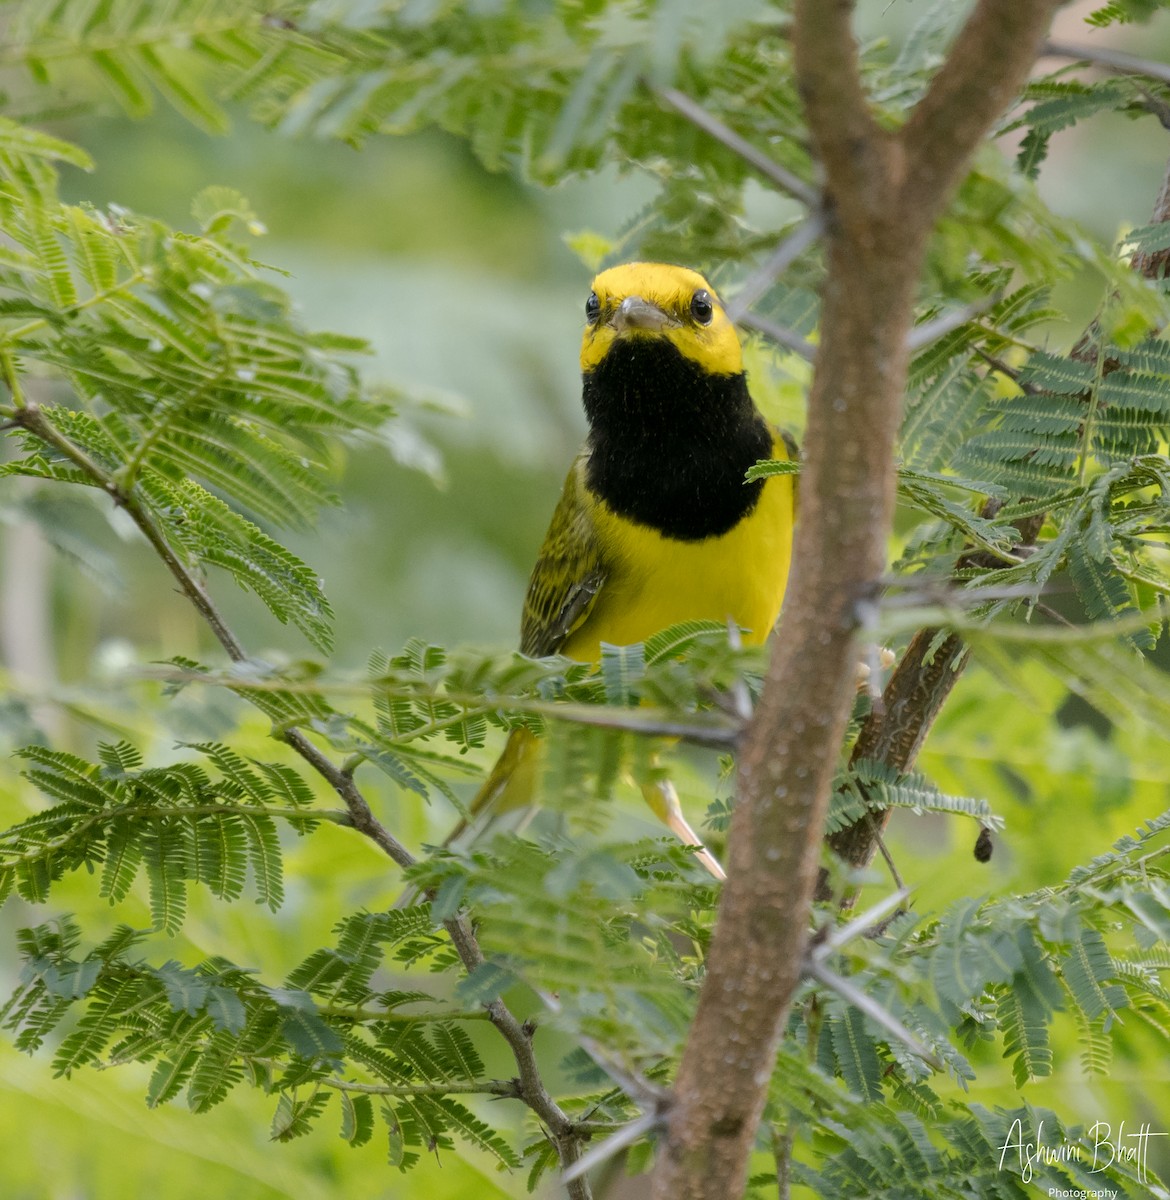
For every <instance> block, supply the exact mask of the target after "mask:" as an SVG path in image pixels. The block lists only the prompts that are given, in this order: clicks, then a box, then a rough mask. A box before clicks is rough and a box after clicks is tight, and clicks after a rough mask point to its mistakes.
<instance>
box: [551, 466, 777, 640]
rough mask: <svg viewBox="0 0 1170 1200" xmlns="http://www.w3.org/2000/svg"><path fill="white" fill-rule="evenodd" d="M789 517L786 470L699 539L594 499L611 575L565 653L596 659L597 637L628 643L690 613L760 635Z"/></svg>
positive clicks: (772, 613)
mask: <svg viewBox="0 0 1170 1200" xmlns="http://www.w3.org/2000/svg"><path fill="white" fill-rule="evenodd" d="M781 456H784V457H786V455H783V451H782V450H781V451H779V453H778V454H777V457H781ZM793 516H794V506H793V481H792V476H790V475H778V476H773V477H772V478H770V479H768V480H766V481H765V483H764V487H763V489H762V491H761V493H760V498H759V501H758V503H757V504H756V507H755V508H754V509H753V510H752V511H751V512H750V513H749V514H748V515H747V516H746V517H745V518H744V519H743V520H742V521H740V523H739V524H738V525H736V526H735V527H734V528H733V529H731V530H729V531H728V532H727V533H725V534H723V535H721V536H719V537H711V538H706V539H704V540H703V541H699V542H680V541H675V540H674V539H671V538H666V537H663V536H662V535H661V534H659V533H656V532H655V531H654V530H652V529H649V528H647V527H645V526H642V525H635V524H633V523H632V522H630V521H627V520H625V519H623V518H621V517H617V516H615V515H614V514H613V513H612V512H611V511H610V510H609V508H608V507H607V506H605V505H604V504H599V505H598V509H597V511H596V512H595V514H594V522H595V526H596V530H597V535H598V539H599V541H600V542H601V544H602V545H603V546H604V547H605V556H606V560H607V563H608V564H609V574H608V576H607V578H606V581H605V585H604V587H602V589H601V592H600V593H599V595H598V597H597V599H596V601H594V604H593V607H592V608H591V609H590V610H589V613H588V615H587V616H586V618H585V620H584V621H583V622H582V623H581V625H580V626H579V627H578V628H577V629H575V630H574V631H573V632H572V634H570V636H569V637H568V639H567V640H566V642H565V644H564V647H563V648H562V653H563V654H566V655H568V657H570V658H575V659H577V660H578V661H580V662H596V661H597V660H598V659H599V658H600V657H601V643H602V642H609V643H611V644H613V645H619V646H625V645H629V644H630V643H632V642H641V641H645V640H646V638H648V637H649V636H650V635H651V634H653V633H657V632H658V631H659V630H660V629H665V628H666V627H667V626H668V625H674V624H677V623H678V622H680V621H695V620H710V621H727V620H729V619H730V620H733V621H735V622H736V624H738V625H739V626H740V627H741V628H742V629H744V630H745V631H746V632H745V633H744V641H745V642H748V643H758V642H762V641H763V640H764V639H765V638H766V637H767V636H768V634H769V633H770V632H771V630H772V626H773V625H775V623H776V618H777V617H778V616H779V614H780V601H781V599H782V598H783V596H784V586H785V584H786V583H787V580H788V564H789V561H790V560H791V557H792V523H793Z"/></svg>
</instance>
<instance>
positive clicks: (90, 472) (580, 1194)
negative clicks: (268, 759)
mask: <svg viewBox="0 0 1170 1200" xmlns="http://www.w3.org/2000/svg"><path fill="white" fill-rule="evenodd" d="M16 419H18V420H19V423H20V425H21V426H23V427H24V428H25V429H27V430H28V431H29V432H30V433H33V434H35V435H36V436H37V437H39V438H40V439H41V440H42V441H44V442H46V443H47V444H48V445H50V446H52V447H54V448H55V449H56V450H57V451H58V452H59V453H61V454H62V455H63V456H64V457H66V458H68V459H69V461H70V462H72V463H73V464H74V465H75V466H77V467H78V468H80V470H81V471H82V472H83V473H84V474H86V475H87V476H89V478H90V479H92V480H93V482H94V483H95V484H97V485H98V486H99V487H101V488H102V489H103V490H104V491H105V492H106V493H107V495H109V496H110V498H111V499H112V500H113V501H114V503H115V504H117V505H119V507H121V508H123V509H124V510H125V511H126V512H127V513H128V514H129V515H130V517H131V518H132V519H133V521H134V523H135V524H136V525H137V526H138V528H139V529H140V530H141V531H142V533H143V534H144V535H145V536H146V538H147V540H148V541H149V542H150V544H151V545H152V546H153V547H154V549H155V550H156V552H157V553H158V555H159V557H160V558H161V559H162V560H163V562H164V564H165V565H166V567H167V569H168V570H169V571H170V572H171V574H172V575H173V576H174V578H175V580H176V581H177V582H178V584H179V586H180V588H181V589H182V591H183V592H184V594H185V595H186V596H187V597H188V599H189V600H190V601H191V602H192V604H194V606H195V608H196V609H197V611H198V612H199V613H200V615H201V616H202V617H203V618H204V620H205V621H206V622H207V623H208V625H209V626H210V627H211V630H212V632H213V633H214V634H215V637H216V640H217V641H218V642H219V644H220V645H221V646H222V647H223V649H224V650H225V651H226V653H227V655H228V657H229V658H230V659H231V660H232V661H233V662H244V661H246V659H247V654H246V653H245V651H244V648H243V646H242V645H241V643H240V642H239V641H238V640H237V638H236V636H235V634H233V633H232V631H231V630H230V629H229V628H228V626H227V624H226V623H225V622H224V620H223V618H222V617H221V616H220V613H219V610H218V609H217V608H216V606H215V604H214V602H213V601H212V599H211V597H210V596H209V595H208V594H207V592H206V591H205V590H204V588H203V585H202V584H201V583H200V581H199V580H198V579H197V578H196V577H195V575H194V574H193V573H192V572H191V571H190V570H189V569H188V568H187V566H186V565H185V564H184V563H183V562H182V561H181V560H180V559H179V558H178V557H177V555H176V554H175V553H174V551H173V550H172V549H171V547H170V545H169V544H168V543H167V541H166V539H165V538H164V537H163V534H162V532H161V531H160V530H159V528H158V527H157V525H156V524H155V523H154V520H153V518H152V517H151V515H150V513H149V511H148V510H147V508H146V507H145V505H144V504H143V503H142V501H141V500H140V499H139V497H138V495H137V494H136V492H134V491H133V490H124V489H123V488H121V487H119V485H118V483H117V481H116V479H115V478H114V476H113V475H112V474H111V473H110V472H109V471H107V470H105V468H103V467H102V466H101V465H100V464H99V463H97V462H95V461H94V460H93V459H92V458H90V456H89V455H87V454H86V453H85V451H84V450H82V449H81V447H79V446H76V445H75V444H74V443H73V442H72V441H71V440H70V439H69V438H67V437H66V436H65V435H64V434H62V433H61V432H60V431H58V430H57V429H56V428H55V427H54V426H53V425H52V424H51V422H49V421H48V420H47V419H46V418H45V416H44V414H43V413H42V412H41V411H40V409H39V408H38V407H37V406H36V405H27V406H26V407H23V408H21V409H20V410H19V411H18V413H17V414H16ZM275 736H277V737H279V738H280V739H281V740H283V741H284V742H285V743H287V745H288V746H290V747H291V748H292V749H293V750H295V751H296V753H297V754H299V755H300V756H301V757H302V758H303V759H304V760H305V761H306V762H307V763H308V764H309V765H310V766H311V767H312V768H313V769H314V770H315V771H317V773H318V774H319V775H321V777H322V778H323V779H325V780H326V781H327V782H328V783H329V784H330V786H331V787H332V788H333V789H334V791H336V792H337V794H338V795H339V796H340V797H341V799H342V800H343V801H344V802H345V806H346V810H347V814H348V818H349V822H350V824H351V825H352V826H353V828H354V829H356V830H357V831H358V832H359V833H361V834H364V835H365V836H366V837H368V838H369V839H370V840H371V841H373V842H374V843H375V845H377V846H378V847H379V848H380V849H381V850H382V851H383V852H384V853H385V854H387V855H388V856H389V857H390V858H391V859H393V861H394V862H396V863H397V864H398V865H399V866H400V867H408V866H410V865H411V864H413V863H414V861H415V859H414V855H412V854H411V853H410V851H409V850H407V849H406V847H405V846H403V845H402V844H401V843H400V842H399V841H398V839H397V838H395V837H394V836H393V835H392V834H391V833H390V831H389V830H388V829H386V828H385V827H384V826H383V825H382V824H381V822H380V821H378V819H377V818H376V817H375V816H374V814H373V811H372V810H371V809H370V806H369V804H368V802H367V801H366V798H365V797H364V796H363V795H362V793H361V791H360V789H359V788H358V786H357V784H356V783H355V782H354V780H353V777H352V776H351V775H350V774H348V773H347V772H346V771H345V770H344V769H343V768H341V767H339V766H337V764H336V763H334V762H333V761H332V759H330V758H329V757H328V755H326V754H324V753H322V751H320V750H318V749H317V747H316V746H314V745H313V743H312V742H310V741H309V740H308V738H307V737H306V736H305V735H304V733H302V732H301V730H299V729H297V728H295V727H293V728H288V729H284V730H281V731H279V732H277V733H276V734H275ZM305 815H306V816H308V815H310V814H309V813H306V814H305ZM444 928H445V929H446V931H447V933H448V936H449V937H450V938H451V941H452V943H453V944H454V946H455V950H456V952H457V953H458V955H459V959H460V961H461V962H462V963H463V966H464V968H465V969H466V970H467V972H468V973H469V974H470V973H471V972H472V971H474V970H475V969H476V968H477V967H479V966H482V965H483V963H484V961H485V960H484V956H483V952H482V951H481V950H480V948H479V943H478V942H477V941H476V939H475V935H474V933H473V932H472V931H471V926H470V925H469V924H468V922H467V921H466V919H465V918H462V917H459V918H455V919H454V920H451V921H447V922H445V923H444ZM485 1009H486V1011H487V1015H488V1020H490V1021H491V1023H492V1024H493V1025H494V1026H495V1027H496V1029H497V1030H498V1031H499V1032H500V1034H501V1035H502V1036H503V1038H504V1040H505V1041H506V1042H507V1043H508V1046H509V1048H510V1049H511V1051H512V1056H513V1058H514V1059H515V1061H516V1067H517V1070H518V1071H519V1081H518V1086H517V1089H516V1091H515V1093H514V1094H515V1095H517V1096H518V1098H519V1099H521V1100H523V1101H524V1103H525V1104H527V1105H528V1107H529V1108H531V1109H532V1110H533V1112H534V1113H536V1115H537V1116H538V1117H539V1118H540V1120H541V1121H543V1122H544V1124H545V1126H546V1128H547V1129H548V1131H549V1137H550V1138H551V1139H552V1142H553V1144H554V1146H555V1147H556V1150H557V1156H558V1158H559V1159H560V1162H561V1165H562V1167H571V1166H572V1165H573V1163H575V1162H576V1161H577V1159H578V1158H579V1156H580V1153H581V1141H582V1135H581V1134H579V1133H577V1132H576V1131H575V1129H574V1126H573V1122H572V1120H571V1119H570V1118H569V1117H568V1116H567V1114H566V1113H565V1112H564V1111H563V1110H562V1109H561V1107H560V1105H558V1104H557V1103H556V1101H555V1100H554V1099H553V1098H552V1096H551V1095H550V1094H549V1092H548V1090H547V1089H546V1088H545V1086H544V1083H543V1081H542V1079H541V1076H540V1069H539V1066H538V1064H537V1062H536V1056H535V1054H534V1053H533V1050H532V1040H531V1035H530V1033H529V1032H528V1030H527V1029H526V1027H525V1026H524V1025H522V1024H521V1023H520V1022H519V1021H518V1020H517V1019H516V1018H515V1016H513V1014H512V1013H511V1012H510V1011H509V1009H508V1008H507V1006H506V1005H505V1004H504V1002H503V1000H501V999H500V998H499V997H498V996H497V997H496V998H495V999H494V1000H492V1001H491V1002H490V1003H489V1004H487V1005H485ZM569 1195H570V1198H571V1200H591V1195H592V1193H591V1190H590V1187H589V1182H588V1180H586V1179H584V1178H580V1179H577V1180H574V1182H573V1183H572V1184H571V1185H570V1187H569Z"/></svg>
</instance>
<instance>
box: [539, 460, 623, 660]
mask: <svg viewBox="0 0 1170 1200" xmlns="http://www.w3.org/2000/svg"><path fill="white" fill-rule="evenodd" d="M585 462H586V455H585V454H581V455H580V456H579V457H578V458H577V460H576V461H575V462H574V463H573V466H572V468H571V469H570V471H569V477H568V478H567V479H566V480H565V490H564V492H562V493H561V499H560V503H559V504H558V505H557V507H556V511H555V512H554V513H553V517H552V522H551V523H550V524H549V527H548V533H546V534H545V535H544V544H543V545H542V546H541V548H540V553H539V554H538V555H537V558H536V566H535V567H533V568H532V578H531V579H529V581H528V594H527V595H526V596H525V597H524V616H523V618H522V619H521V622H520V650H521V653H523V654H528V655H530V656H532V657H533V658H542V657H544V656H545V655H546V654H555V653H556V652H557V651H558V650H559V649H560V648H561V646H563V645H564V643H565V639H566V638H567V637H568V636H569V634H570V633H572V632H573V630H574V629H576V628H577V627H578V626H579V625H580V624H581V622H582V621H583V620H584V619H585V617H586V615H587V613H588V612H589V608H590V606H591V605H592V603H593V601H594V599H595V598H596V596H597V593H598V592H599V591H600V590H601V588H602V585H603V584H604V583H605V579H606V574H607V572H606V567H605V563H604V561H603V559H602V554H601V550H600V547H599V546H598V543H597V533H596V530H595V528H594V525H593V518H592V515H591V512H592V506H591V505H590V503H589V499H588V497H587V496H586V494H585V482H584V476H585Z"/></svg>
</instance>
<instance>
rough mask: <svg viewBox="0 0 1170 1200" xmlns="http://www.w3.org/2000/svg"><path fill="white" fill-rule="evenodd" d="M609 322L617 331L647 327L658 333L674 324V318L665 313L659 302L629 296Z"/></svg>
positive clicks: (651, 331)
mask: <svg viewBox="0 0 1170 1200" xmlns="http://www.w3.org/2000/svg"><path fill="white" fill-rule="evenodd" d="M609 323H610V324H611V325H612V326H613V328H614V330H615V331H616V332H617V333H625V332H626V331H627V330H630V329H645V330H648V331H649V332H650V333H657V332H658V331H659V330H661V329H663V328H665V327H666V326H667V325H673V324H675V322H674V321H673V320H672V318H671V317H670V316H669V315H668V314H666V313H664V312H663V311H662V309H660V308H659V307H658V305H657V304H651V303H650V301H649V300H643V299H642V297H641V296H627V297H626V298H625V299H624V300H623V301H622V302H621V304H620V305H619V306H618V308H617V311H616V312H615V313H614V314H613V316H612V317H611V318H610V321H609Z"/></svg>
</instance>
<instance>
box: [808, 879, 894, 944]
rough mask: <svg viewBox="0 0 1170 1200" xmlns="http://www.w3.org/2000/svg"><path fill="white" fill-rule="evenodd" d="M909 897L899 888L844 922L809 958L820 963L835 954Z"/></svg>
mask: <svg viewBox="0 0 1170 1200" xmlns="http://www.w3.org/2000/svg"><path fill="white" fill-rule="evenodd" d="M909 895H910V889H909V888H908V887H901V888H899V889H898V890H897V891H896V892H894V893H893V894H892V895H890V896H887V897H886V898H885V899H884V900H881V901H879V902H878V903H877V904H875V905H874V906H873V908H870V909H867V910H866V911H865V912H863V913H860V914H858V915H857V916H856V917H854V918H853V920H851V921H846V922H845V924H844V925H839V926H838V927H837V928H836V929H834V930H833V932H832V933H831V934H829V936H828V937H827V938H825V940H824V941H823V942H821V943H820V944H819V945H817V946H815V947H814V948H813V950H812V951H811V952H810V953H811V957H812V958H813V959H815V960H816V961H818V962H821V961H823V960H824V959H826V958H828V957H829V955H830V954H835V953H836V952H837V951H838V950H840V949H841V947H842V946H844V945H845V944H846V943H847V942H851V941H852V940H853V939H854V938H855V937H860V936H861V935H862V934H863V933H866V932H867V931H869V930H870V929H873V928H874V926H876V925H879V924H880V923H881V921H882V918H883V917H885V916H886V915H887V914H888V913H891V912H894V911H895V910H896V909H897V908H898V907H899V906H900V905H901V903H902V901H903V900H905V899H907V897H908V896H909Z"/></svg>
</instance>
